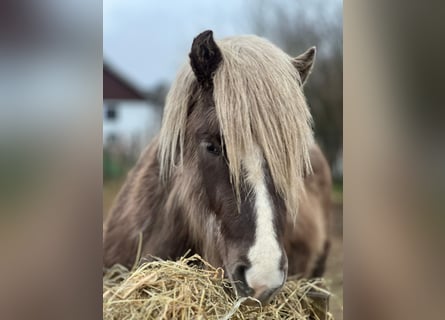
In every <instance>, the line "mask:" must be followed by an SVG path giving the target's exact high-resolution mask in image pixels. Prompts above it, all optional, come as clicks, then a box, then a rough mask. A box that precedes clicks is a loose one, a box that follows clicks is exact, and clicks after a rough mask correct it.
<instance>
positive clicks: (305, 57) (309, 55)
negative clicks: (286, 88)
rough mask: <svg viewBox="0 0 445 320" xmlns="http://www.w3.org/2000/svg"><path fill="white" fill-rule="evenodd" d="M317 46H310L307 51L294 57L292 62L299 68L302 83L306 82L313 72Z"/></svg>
mask: <svg viewBox="0 0 445 320" xmlns="http://www.w3.org/2000/svg"><path fill="white" fill-rule="evenodd" d="M315 53H316V49H315V47H312V48H309V49H308V50H306V52H304V53H302V54H300V55H299V56H298V57H296V58H294V59H292V64H293V65H294V66H295V68H297V70H298V73H299V74H300V78H301V85H304V84H305V83H306V80H307V78H308V77H309V75H310V74H311V72H312V67H313V66H314V61H315Z"/></svg>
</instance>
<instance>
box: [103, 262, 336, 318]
mask: <svg viewBox="0 0 445 320" xmlns="http://www.w3.org/2000/svg"><path fill="white" fill-rule="evenodd" d="M322 285H323V283H322V281H321V280H315V281H307V280H293V281H288V282H287V283H286V285H285V286H284V288H283V289H282V290H281V292H280V293H279V294H278V295H277V296H276V297H275V298H274V299H273V300H272V302H271V303H270V304H269V305H267V306H265V307H262V306H261V304H260V303H259V301H256V302H257V303H258V305H254V306H247V305H244V304H242V302H244V301H245V300H246V299H250V298H240V297H236V296H235V295H234V294H233V290H232V286H231V284H230V282H229V281H228V280H227V279H224V273H223V270H222V269H220V268H214V267H212V266H211V265H209V264H208V263H207V262H205V261H204V260H203V259H202V258H201V257H200V256H198V255H194V256H192V257H189V258H182V259H180V260H179V261H154V262H149V263H145V264H142V265H141V266H139V267H138V268H137V269H135V270H132V271H128V270H127V269H125V268H124V267H122V266H119V265H116V266H114V267H113V268H111V269H108V270H106V272H105V274H104V278H103V318H104V319H105V320H109V319H110V320H111V319H135V320H139V319H317V320H324V319H332V316H331V315H330V314H329V313H328V312H327V298H326V297H328V296H329V293H328V292H327V291H326V290H324V289H322V288H321V287H322ZM317 296H319V297H322V299H318V302H317V301H316V300H317V299H316V297H317ZM314 297H315V298H314ZM323 297H324V298H323ZM320 301H321V303H320ZM323 301H324V302H323Z"/></svg>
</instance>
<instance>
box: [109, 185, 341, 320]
mask: <svg viewBox="0 0 445 320" xmlns="http://www.w3.org/2000/svg"><path fill="white" fill-rule="evenodd" d="M121 185H122V181H119V180H118V181H111V182H107V183H104V188H103V199H102V200H103V216H104V217H105V215H106V213H107V212H108V210H109V209H110V207H111V204H112V201H113V199H114V197H115V196H116V194H117V193H118V192H119V189H120V187H121ZM333 199H334V204H333V208H332V212H333V217H334V219H333V239H332V246H331V252H330V254H329V258H328V261H327V268H326V273H325V278H326V279H327V281H328V287H329V290H330V291H331V292H332V293H333V295H332V296H331V298H330V311H331V312H332V314H333V316H334V319H335V320H343V204H342V197H341V193H340V194H339V192H338V191H337V190H335V191H334V196H333Z"/></svg>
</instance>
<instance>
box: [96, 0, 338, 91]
mask: <svg viewBox="0 0 445 320" xmlns="http://www.w3.org/2000/svg"><path fill="white" fill-rule="evenodd" d="M259 1H260V0H256V1H254V0H247V1H241V0H224V1H209V0H188V1H181V0H163V1H158V0H125V1H122V0H104V1H103V37H104V39H103V50H104V61H105V62H108V63H109V64H110V65H111V66H112V67H114V68H115V69H116V70H117V71H119V72H120V73H122V75H123V76H124V77H126V78H128V79H129V80H130V81H132V82H133V83H134V84H135V85H136V86H137V87H139V88H141V89H147V88H150V87H152V86H154V85H156V84H158V83H160V82H161V81H165V82H171V81H172V80H173V79H174V77H175V74H176V72H177V70H178V68H179V67H180V65H181V64H182V63H183V62H184V61H185V60H186V59H187V55H188V52H189V51H190V46H191V43H192V40H193V38H194V37H195V36H196V35H197V34H199V33H200V32H201V31H204V30H206V29H211V30H213V31H214V35H215V37H216V38H217V39H218V38H223V37H225V36H229V35H235V34H248V33H254V30H253V27H252V24H251V22H250V19H249V17H250V16H251V15H250V12H251V8H252V6H253V5H255V4H258V2H259ZM293 1H295V0H281V1H278V2H281V3H283V2H284V3H286V2H287V3H295V2H293ZM330 1H337V2H338V0H329V1H328V0H327V1H326V2H327V3H329V2H330ZM340 1H341V0H340Z"/></svg>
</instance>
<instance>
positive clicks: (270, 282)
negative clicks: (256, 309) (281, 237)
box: [243, 146, 284, 296]
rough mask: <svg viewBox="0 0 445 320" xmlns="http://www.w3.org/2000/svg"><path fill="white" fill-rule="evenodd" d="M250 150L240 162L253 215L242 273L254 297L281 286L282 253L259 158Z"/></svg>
mask: <svg viewBox="0 0 445 320" xmlns="http://www.w3.org/2000/svg"><path fill="white" fill-rule="evenodd" d="M254 150H255V152H253V153H252V154H249V155H247V156H246V157H245V159H243V165H244V168H245V170H246V173H247V177H246V179H247V182H248V183H249V184H250V186H251V188H252V190H253V192H254V194H255V216H256V230H255V242H254V244H253V246H252V247H251V248H250V249H249V252H248V258H249V261H250V263H251V267H250V268H249V269H248V270H247V272H246V281H247V284H248V285H249V287H251V288H253V289H254V290H255V296H259V295H260V294H261V293H262V292H263V291H265V290H268V289H274V288H277V287H279V286H281V285H282V284H283V281H284V273H283V271H282V270H280V261H281V258H282V254H281V249H280V246H279V244H278V241H277V237H276V234H275V228H274V222H273V221H274V219H273V218H274V216H273V211H272V205H271V199H270V195H269V192H268V190H267V185H266V179H265V177H264V169H263V156H262V153H261V151H260V149H259V148H258V146H255V147H254Z"/></svg>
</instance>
